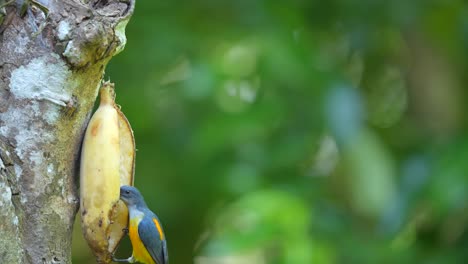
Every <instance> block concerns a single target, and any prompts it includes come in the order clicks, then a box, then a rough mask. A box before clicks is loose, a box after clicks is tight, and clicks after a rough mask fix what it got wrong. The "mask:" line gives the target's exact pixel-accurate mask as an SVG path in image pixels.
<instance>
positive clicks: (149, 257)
mask: <svg viewBox="0 0 468 264" xmlns="http://www.w3.org/2000/svg"><path fill="white" fill-rule="evenodd" d="M120 199H121V200H122V201H124V202H125V204H126V205H127V207H128V211H129V215H130V223H129V227H128V235H129V237H130V241H131V242H132V247H133V254H132V256H131V257H129V258H128V259H115V258H114V259H113V260H114V261H115V262H124V263H135V262H137V261H138V262H141V263H144V264H168V263H169V258H168V255H167V243H166V238H165V237H164V231H163V229H162V225H161V222H160V221H159V219H158V217H157V216H156V214H154V213H153V212H151V211H150V210H149V209H148V207H147V206H146V203H145V201H144V200H143V196H141V194H140V192H139V191H138V190H137V189H136V188H135V187H131V186H122V187H120Z"/></svg>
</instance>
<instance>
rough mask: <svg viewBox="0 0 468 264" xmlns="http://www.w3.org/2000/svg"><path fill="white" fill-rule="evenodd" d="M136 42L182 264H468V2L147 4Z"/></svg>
mask: <svg viewBox="0 0 468 264" xmlns="http://www.w3.org/2000/svg"><path fill="white" fill-rule="evenodd" d="M127 38H128V42H127V47H126V48H125V50H124V51H123V52H122V53H121V54H120V55H118V56H117V57H116V58H114V59H113V60H112V61H111V63H110V65H109V67H108V69H107V76H108V78H110V79H111V81H113V82H115V83H116V89H117V101H118V103H119V104H120V105H121V106H122V110H123V111H124V113H125V114H126V115H127V117H128V119H129V120H130V122H131V124H132V126H133V130H134V131H135V137H136V142H137V148H138V152H137V163H136V164H137V165H136V182H135V184H136V186H137V187H138V188H139V189H140V190H141V192H142V193H143V194H144V196H145V198H146V200H147V203H148V204H149V206H150V208H151V209H153V210H154V211H155V212H156V213H157V214H158V215H159V217H160V219H161V220H162V222H163V224H164V227H165V230H166V236H167V238H168V244H169V255H170V261H171V264H186V263H196V264H211V263H239V264H241V263H259V264H262V263H269V264H270V263H272V264H280V263H291V264H302V263H305V264H309V263H318V264H321V263H428V264H429V263H466V260H465V259H468V251H467V248H468V232H467V225H468V210H467V208H468V162H467V161H468V136H467V135H468V134H467V121H468V120H467V115H466V112H467V108H468V106H467V104H466V99H467V91H466V88H465V87H466V85H467V82H468V79H467V76H468V75H467V74H466V72H467V62H468V48H467V47H468V6H467V5H466V4H465V2H464V1H455V0H454V1H451V0H446V1H443V0H426V1H417V0H415V1H407V0H393V1H381V0H377V1H376V0H372V1H370V0H360V1H357V0H331V1H315V0H308V1H306V0H292V1H266V0H263V1H262V0H257V1H254V0H237V1H221V0H203V1H182V0H178V1H176V0H174V1H138V3H137V8H136V12H135V14H134V16H133V18H132V20H131V22H130V24H129V25H128V27H127ZM80 232H81V231H80V229H79V224H76V225H75V233H74V242H73V247H74V248H73V250H74V251H73V261H74V263H94V260H93V257H92V256H90V253H89V250H88V248H87V246H86V244H85V242H84V241H83V239H82V237H81V233H80ZM130 254H131V249H130V245H129V243H128V241H126V242H125V243H124V245H123V246H122V247H121V248H120V249H119V253H118V255H119V256H122V257H128V256H130Z"/></svg>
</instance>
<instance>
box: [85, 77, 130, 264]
mask: <svg viewBox="0 0 468 264" xmlns="http://www.w3.org/2000/svg"><path fill="white" fill-rule="evenodd" d="M100 97H101V101H100V105H99V107H98V109H97V110H96V112H95V113H94V114H93V116H92V117H91V120H90V121H89V124H88V127H87V129H86V132H85V136H84V139H83V145H82V151H81V164H80V196H81V199H80V212H81V227H82V230H83V235H84V237H85V239H86V241H87V242H88V245H89V246H90V248H91V250H92V251H93V253H94V255H95V256H96V259H97V261H98V263H110V262H111V260H112V254H113V252H114V251H115V250H116V248H117V246H118V244H119V242H120V240H121V239H122V237H123V236H124V235H125V232H124V229H125V228H126V227H127V225H128V210H127V207H126V206H125V205H124V204H123V203H122V202H121V201H120V200H119V195H120V186H121V185H133V176H134V171H135V140H134V137H133V131H132V129H131V127H130V124H129V122H128V120H127V118H126V117H125V115H124V114H123V113H122V112H121V111H120V108H119V107H118V106H117V105H116V104H115V102H114V100H115V93H114V85H113V84H112V83H109V82H105V83H103V85H102V87H101V90H100Z"/></svg>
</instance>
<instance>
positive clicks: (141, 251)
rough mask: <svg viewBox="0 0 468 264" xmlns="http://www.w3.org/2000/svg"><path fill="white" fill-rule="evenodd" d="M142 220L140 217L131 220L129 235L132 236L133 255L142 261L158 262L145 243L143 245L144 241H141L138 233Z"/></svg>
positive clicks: (147, 263)
mask: <svg viewBox="0 0 468 264" xmlns="http://www.w3.org/2000/svg"><path fill="white" fill-rule="evenodd" d="M140 221H141V220H140V219H133V220H130V226H129V234H128V235H129V236H130V241H131V242H132V247H133V257H134V258H135V259H136V260H138V261H139V262H141V263H145V264H156V263H155V262H154V260H153V258H152V257H151V256H150V254H149V253H148V250H146V247H145V245H143V242H141V239H140V236H139V235H138V224H139V222H140Z"/></svg>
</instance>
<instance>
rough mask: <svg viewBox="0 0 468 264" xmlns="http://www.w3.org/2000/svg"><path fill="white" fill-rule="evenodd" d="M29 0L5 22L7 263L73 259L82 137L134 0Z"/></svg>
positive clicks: (2, 163) (1, 203) (2, 166)
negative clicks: (45, 10) (32, 1)
mask: <svg viewBox="0 0 468 264" xmlns="http://www.w3.org/2000/svg"><path fill="white" fill-rule="evenodd" d="M20 2H21V3H22V2H23V1H18V3H13V4H11V5H8V6H6V7H5V10H6V16H5V17H4V20H3V23H2V24H1V25H0V208H2V210H0V234H2V238H0V262H1V263H26V264H27V263H71V256H70V254H71V232H72V229H73V226H72V225H73V221H74V217H75V214H76V211H77V209H78V201H79V198H78V193H77V188H78V186H77V183H78V181H77V177H78V176H77V175H78V174H77V162H78V154H79V149H80V143H81V138H82V134H83V131H84V128H85V127H86V123H87V121H88V119H89V114H90V112H91V110H92V107H93V105H94V102H95V100H96V96H97V91H98V87H99V85H100V82H101V79H102V76H103V73H104V69H105V67H106V65H107V63H108V62H109V60H110V59H111V57H112V56H114V55H115V54H117V53H118V52H120V51H121V50H122V49H123V47H124V45H125V41H126V39H125V34H124V33H123V31H124V29H125V25H126V23H127V22H128V20H129V19H130V16H131V14H132V13H133V10H134V0H130V1H128V2H124V1H120V0H94V1H80V0H48V1H45V0H42V1H39V2H40V3H41V4H43V5H45V6H46V7H47V8H48V10H49V12H48V14H44V13H43V11H42V10H40V9H38V8H36V7H35V6H30V7H29V9H28V10H27V11H26V13H25V16H24V17H21V16H20V7H21V3H20Z"/></svg>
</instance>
